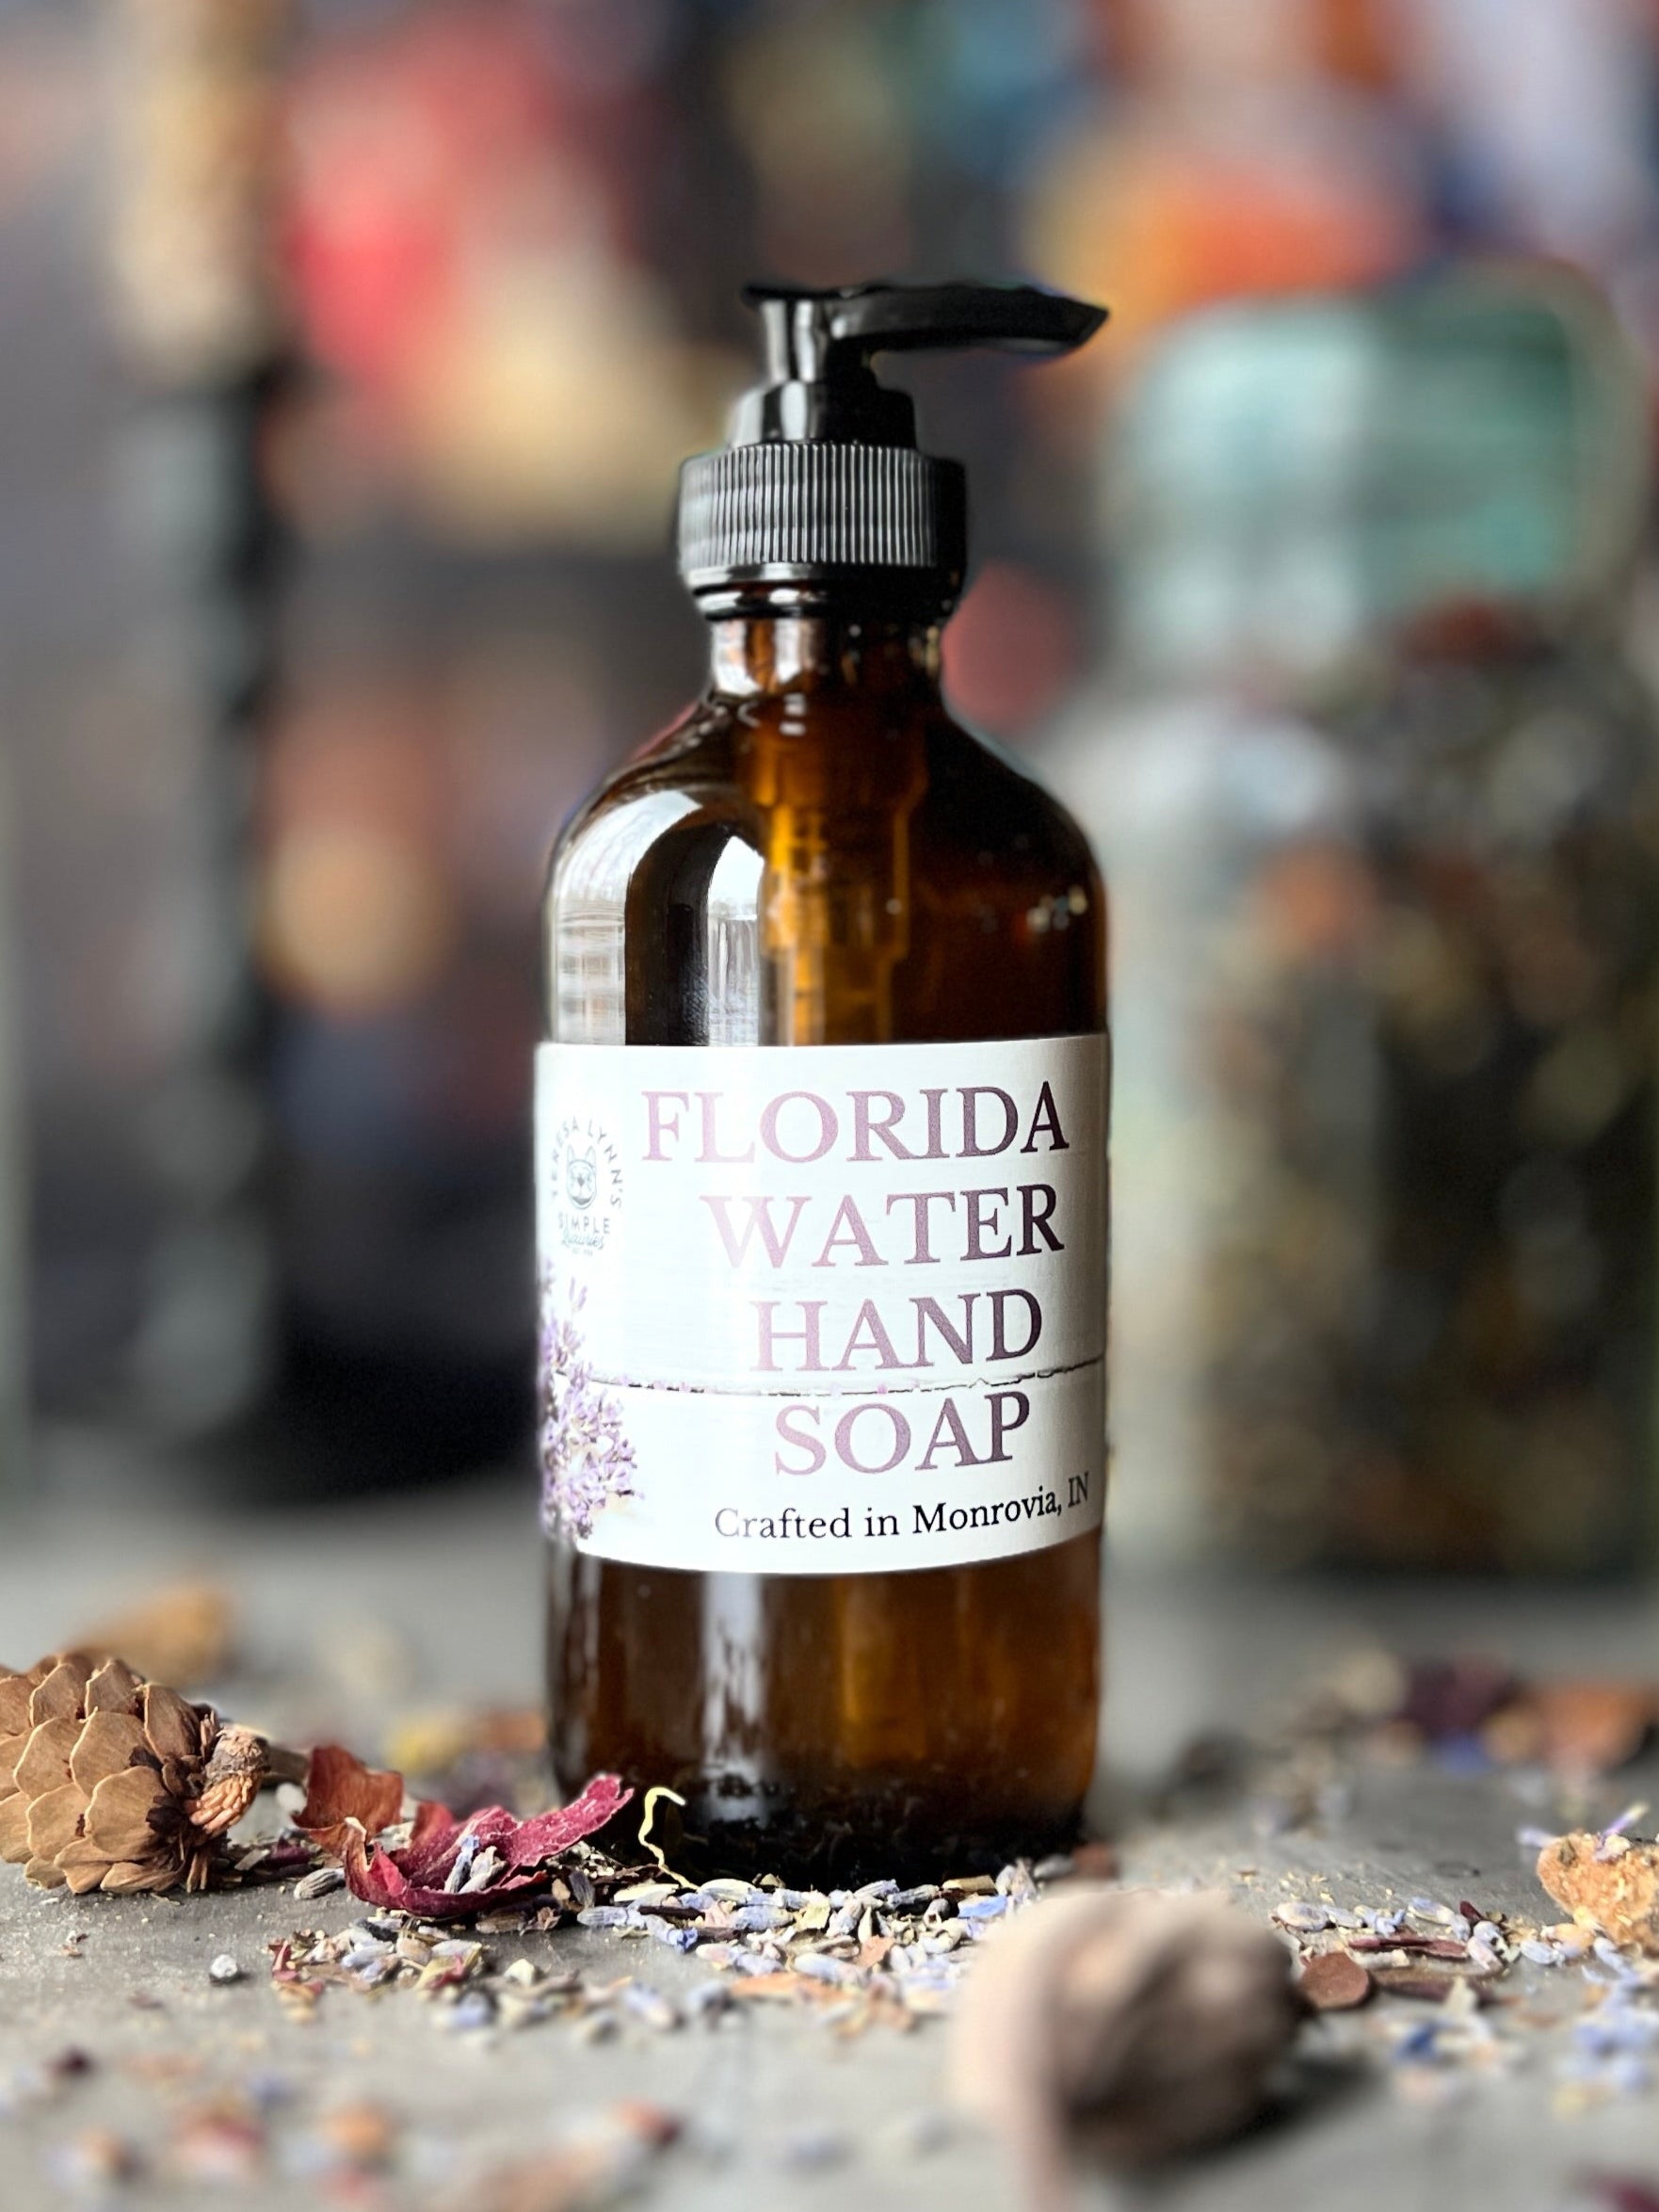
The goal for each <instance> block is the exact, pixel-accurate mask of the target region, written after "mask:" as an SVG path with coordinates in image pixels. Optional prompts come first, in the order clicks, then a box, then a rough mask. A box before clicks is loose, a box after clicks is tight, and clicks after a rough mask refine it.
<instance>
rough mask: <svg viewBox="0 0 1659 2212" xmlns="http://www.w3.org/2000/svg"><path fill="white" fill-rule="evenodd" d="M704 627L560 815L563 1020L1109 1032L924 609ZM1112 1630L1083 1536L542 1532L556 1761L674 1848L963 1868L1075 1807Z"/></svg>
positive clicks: (594, 1025)
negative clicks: (610, 1547) (587, 795)
mask: <svg viewBox="0 0 1659 2212" xmlns="http://www.w3.org/2000/svg"><path fill="white" fill-rule="evenodd" d="M713 642H714V668H713V674H712V679H711V684H710V687H709V690H708V691H707V692H706V693H705V695H704V697H703V699H702V700H701V702H699V703H698V705H697V706H695V707H694V708H693V709H692V710H691V711H690V713H689V714H688V715H687V716H686V717H685V718H684V719H683V720H682V721H681V722H680V723H678V724H677V725H675V726H674V727H673V728H672V729H670V730H669V731H668V733H667V734H666V735H663V736H662V737H660V738H658V739H656V740H655V741H654V742H653V743H652V745H650V746H649V747H647V748H646V749H645V751H643V752H641V753H640V754H638V755H636V758H635V759H634V760H633V761H631V762H630V763H628V764H627V765H625V766H624V767H622V768H621V769H620V770H619V771H618V772H617V774H616V775H615V776H613V777H612V779H611V780H610V781H609V783H607V784H606V785H605V786H604V789H603V790H602V791H601V792H600V794H599V795H598V796H597V798H596V799H594V800H593V801H591V802H590V803H589V805H588V807H587V808H586V809H584V811H583V812H582V814H581V815H578V817H577V818H576V820H575V821H574V822H573V823H572V825H571V827H570V829H569V830H568V831H567V832H566V833H565V835H564V837H563V838H562V839H561V841H560V845H559V848H558V850H557V852H556V855H555V860H554V866H553V872H552V878H551V882H550V888H549V892H548V899H547V907H546V916H545V923H546V946H545V949H546V962H547V977H548V995H549V1005H548V1023H549V1032H550V1034H551V1036H552V1037H554V1038H555V1039H556V1040H557V1041H560V1042H565V1043H582V1042H587V1043H593V1044H615V1043H623V1042H626V1043H635V1044H693V1045H695V1044H744V1043H749V1044H788V1045H798V1046H801V1047H807V1048H810V1047H811V1046H813V1045H819V1044H883V1043H896V1042H930V1041H950V1040H972V1039H979V1038H986V1039H993V1038H994V1039H1003V1038H1020V1037H1042V1036H1057V1035H1068V1034H1082V1033H1087V1032H1090V1031H1096V1030H1100V1029H1102V1028H1103V1027H1104V1024H1105V983H1104V976H1105V956H1104V928H1105V915H1104V902H1103V892H1102V888H1101V884H1100V880H1099V877H1098V875H1097V873H1096V871H1095V868H1094V865H1093V863H1092V861H1091V859H1090V856H1089V853H1088V849H1087V844H1086V842H1085V840H1084V839H1083V837H1082V835H1081V833H1080V832H1078V831H1077V830H1076V829H1075V827H1074V826H1073V825H1072V824H1071V821H1070V820H1069V818H1068V817H1067V816H1066V815H1065V814H1064V813H1063V812H1062V811H1061V809H1060V808H1059V807H1058V806H1057V805H1056V804H1055V801H1054V800H1052V799H1049V798H1048V796H1047V795H1046V794H1045V793H1044V792H1043V791H1042V790H1041V789H1040V788H1039V786H1037V785H1036V784H1035V783H1032V782H1031V781H1030V780H1029V779H1027V778H1026V777H1025V776H1024V775H1023V774H1022V773H1021V772H1020V771H1019V770H1018V769H1016V768H1015V767H1012V766H1010V765H1009V764H1008V763H1007V762H1006V761H1004V760H1003V759H1002V758H1001V757H1000V756H999V755H998V754H997V753H996V752H995V751H993V750H992V749H991V748H990V747H988V746H987V745H985V744H984V743H983V742H982V741H981V740H979V739H978V738H975V737H974V736H972V735H969V734H968V733H967V732H965V731H963V730H961V729H960V728H959V727H958V726H957V725H956V724H955V723H953V722H952V721H951V719H950V718H949V717H948V715H947V714H946V712H945V710H944V707H943V705H942V702H941V699H940V696H939V690H938V631H937V628H936V627H934V626H932V625H931V624H911V623H891V622H888V623H883V622H862V621H859V620H856V619H852V618H850V617H847V616H840V615H836V614H834V613H805V614H793V613H787V612H785V613H778V614H773V613H756V614H753V615H746V616H735V617H732V618H730V619H725V620H722V621H719V622H717V623H715V624H714V626H713ZM1056 1472H1057V1471H1056ZM685 1478H686V1480H687V1481H689V1482H696V1481H698V1480H699V1479H706V1478H707V1471H704V1470H699V1469H698V1468H696V1467H687V1468H686V1470H685ZM1099 1648H1100V1538H1099V1534H1098V1532H1097V1533H1095V1534H1093V1535H1089V1536H1084V1537H1078V1538H1074V1539H1072V1540H1071V1541H1070V1542H1066V1543H1063V1544H1058V1545H1055V1546H1051V1547H1049V1548H1047V1549H1043V1550H1039V1551H1032V1552H1025V1553H1021V1554H1017V1555H1014V1556H1011V1557H1007V1558H1000V1559H994V1560H991V1561H989V1562H985V1563H980V1564H975V1565H972V1566H967V1567H955V1568H948V1569H938V1570H934V1569H923V1570H916V1571H910V1572H906V1573H898V1574H849V1575H789V1574H776V1575H752V1574H692V1573H685V1572H682V1571H677V1570H675V1569H673V1568H669V1567H658V1566H652V1567H641V1566H637V1565H632V1564H624V1563H620V1562H618V1561H614V1560H609V1559H604V1558H597V1557H595V1556H593V1555H592V1554H589V1553H584V1552H580V1551H578V1550H576V1549H575V1548H573V1547H572V1546H570V1545H568V1544H566V1543H564V1542H561V1541H560V1540H557V1539H555V1540H554V1542H553V1544H552V1548H551V1558H550V1567H549V1611H548V1676H549V1693H550V1701H551V1712H552V1720H551V1730H552V1748H553V1756H554V1764H555V1768H556V1774H557V1777H558V1780H559V1783H560V1784H561V1786H562V1787H564V1788H565V1789H567V1790H574V1789H578V1788H580V1786H581V1785H582V1784H583V1783H584V1782H585V1781H586V1780H587V1778H588V1775H589V1774H590V1773H592V1772H594V1771H596V1770H601V1769H608V1770H613V1771H617V1772H620V1773H621V1774H622V1775H623V1776H624V1777H625V1778H626V1779H627V1780H628V1781H629V1782H630V1783H632V1784H635V1785H636V1787H637V1788H640V1789H645V1788H649V1787H651V1786H652V1785H653V1784H664V1785H667V1786H668V1788H670V1789H672V1790H674V1791H676V1792H678V1793H679V1794H680V1795H681V1796H682V1797H683V1798H685V1800H686V1802H685V1812H684V1815H683V1816H682V1819H683V1826H684V1832H685V1842H684V1848H683V1849H681V1850H679V1852H678V1853H677V1855H675V1854H671V1855H673V1856H674V1863H675V1865H676V1867H680V1866H681V1865H682V1864H683V1863H684V1864H685V1868H686V1870H688V1871H696V1870H697V1869H698V1868H699V1867H701V1869H702V1870H703V1871H714V1870H717V1869H725V1870H736V1871H740V1872H742V1871H748V1872H758V1871H765V1870H773V1871H777V1872H779V1873H781V1874H784V1875H787V1876H793V1877H795V1878H797V1879H805V1880H812V1881H854V1880H859V1879H869V1878H871V1877H872V1876H874V1875H877V1874H895V1875H900V1876H903V1875H905V1874H907V1873H908V1874H912V1875H915V1876H918V1877H920V1876H923V1875H926V1874H928V1873H938V1872H941V1871H943V1872H946V1873H949V1872H962V1871H968V1870H973V1869H975V1868H979V1867H983V1866H986V1865H995V1864H998V1863H1000V1862H1001V1861H1002V1860H1003V1859H1005V1858H1007V1856H1009V1855H1010V1854H1012V1853H1015V1852H1040V1851H1042V1850H1045V1849H1054V1848H1057V1847H1058V1846H1060V1845H1063V1844H1064V1843H1065V1842H1066V1841H1068V1840H1069V1839H1070V1838H1071V1837H1072V1836H1073V1835H1074V1833H1075V1832H1076V1828H1077V1825H1078V1821H1079V1816H1080V1812H1081V1807H1082V1802H1083V1799H1084V1796H1085V1793H1086V1791H1087V1786H1088V1782H1089V1777H1090V1774H1091V1771H1092V1768H1093V1764H1094V1753H1095V1736H1096V1725H1097V1713H1098V1706H1099Z"/></svg>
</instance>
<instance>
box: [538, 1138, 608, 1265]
mask: <svg viewBox="0 0 1659 2212" xmlns="http://www.w3.org/2000/svg"><path fill="white" fill-rule="evenodd" d="M554 1158H555V1160H556V1161H557V1162H558V1163H559V1165H558V1168H557V1170H556V1172H557V1175H558V1204H557V1208H556V1213H555V1216H554V1221H555V1227H556V1232H557V1235H558V1240H559V1242H560V1243H561V1244H562V1245H563V1246H564V1248H565V1250H566V1251H604V1245H605V1240H606V1238H607V1237H608V1236H609V1235H610V1233H611V1224H612V1220H613V1219H614V1217H615V1215H616V1212H617V1209H618V1207H619V1206H620V1204H621V1203H622V1163H621V1160H620V1157H619V1155H618V1153H617V1148H616V1145H615V1143H614V1142H613V1141H612V1139H611V1138H610V1135H609V1133H608V1132H607V1131H606V1129H605V1127H604V1123H603V1122H597V1121H583V1120H580V1119H578V1118H576V1117H574V1116H572V1119H571V1120H569V1121H567V1122H564V1123H563V1124H562V1125H561V1127H560V1128H559V1130H558V1132H557V1134H556V1138H555V1139H554Z"/></svg>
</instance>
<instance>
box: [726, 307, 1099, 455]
mask: <svg viewBox="0 0 1659 2212" xmlns="http://www.w3.org/2000/svg"><path fill="white" fill-rule="evenodd" d="M743 297H744V299H745V300H746V301H747V303H748V304H749V306H750V307H753V308H757V309H758V310H759V311H760V317H761V329H762V331H763V332H764V334H765V348H766V381H765V383H764V384H760V385H757V386H756V387H755V388H754V390H753V391H750V392H746V393H745V394H744V396H743V397H742V398H741V399H740V400H739V401H738V403H737V407H736V411H735V412H734V414H733V422H732V438H731V443H732V444H733V445H747V444H756V443H758V442H760V441H761V440H764V439H767V438H825V439H831V440H844V441H854V440H857V441H862V443H865V444H873V445H913V444H915V442H916V417H915V409H914V408H913V407H912V406H911V404H910V396H909V394H908V393H904V392H895V391H894V390H892V389H891V387H890V386H888V385H885V384H882V383H879V382H878V381H877V379H876V377H875V375H874V374H873V372H872V370H871V365H870V364H871V363H872V362H873V360H874V359H875V357H876V355H877V354H878V353H901V352H902V353H920V352H923V351H938V352H944V351H949V350H951V349H954V348H956V347H966V346H991V347H1000V348H1002V349H1003V350H1005V351H1007V352H1017V353H1031V354H1039V355H1041V354H1052V353H1069V352H1071V349H1072V348H1073V347H1077V346H1082V345H1083V344H1085V343H1086V342H1087V340H1088V339H1090V338H1092V337H1093V336H1094V334H1095V332H1096V331H1098V330H1099V329H1100V327H1101V325H1102V324H1103V322H1104V321H1105V319H1106V311H1105V309H1104V308H1103V307H1091V306H1089V305H1088V303H1087V301H1086V300H1082V299H1067V298H1066V296H1065V294H1064V293H1060V292H1041V291H1039V290H1038V288H1037V287H1036V286H1035V285H1034V284H854V285H850V286H848V287H847V288H846V290H844V291H839V292H813V291H807V290H804V289H803V288H801V287H800V286H798V285H791V284H746V285H745V286H744V288H743Z"/></svg>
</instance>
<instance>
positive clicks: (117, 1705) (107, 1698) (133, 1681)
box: [86, 1659, 144, 1713]
mask: <svg viewBox="0 0 1659 2212" xmlns="http://www.w3.org/2000/svg"><path fill="white" fill-rule="evenodd" d="M143 1687H144V1683H143V1678H142V1677H141V1676H140V1675H137V1674H135V1673H134V1672H133V1670H132V1669H131V1668H130V1667H129V1666H128V1665H127V1663H126V1661H125V1660H124V1659H105V1662H104V1664H103V1666H102V1667H98V1668H95V1669H94V1670H93V1671H92V1673H91V1675H90V1677H89V1680H88V1683H87V1693H86V1710H87V1712H88V1713H137V1710H138V1693H139V1692H140V1690H142V1688H143Z"/></svg>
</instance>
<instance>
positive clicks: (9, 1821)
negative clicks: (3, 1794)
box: [0, 1791, 29, 1866]
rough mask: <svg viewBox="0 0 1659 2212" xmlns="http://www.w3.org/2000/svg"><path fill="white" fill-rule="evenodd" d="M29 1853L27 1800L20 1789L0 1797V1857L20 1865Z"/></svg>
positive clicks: (14, 1864) (12, 1863)
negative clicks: (9, 1795)
mask: <svg viewBox="0 0 1659 2212" xmlns="http://www.w3.org/2000/svg"><path fill="white" fill-rule="evenodd" d="M28 1855H29V1800H27V1798H25V1797H24V1795H23V1794H22V1792H21V1791H19V1792H18V1794H17V1795H16V1796H14V1797H9V1798H0V1859H6V1860H8V1861H9V1862H10V1863H11V1865H13V1866H21V1865H23V1863H24V1860H25V1859H26V1858H27V1857H28Z"/></svg>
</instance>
